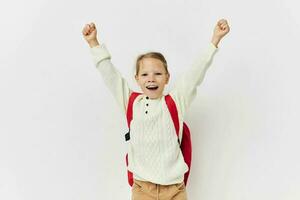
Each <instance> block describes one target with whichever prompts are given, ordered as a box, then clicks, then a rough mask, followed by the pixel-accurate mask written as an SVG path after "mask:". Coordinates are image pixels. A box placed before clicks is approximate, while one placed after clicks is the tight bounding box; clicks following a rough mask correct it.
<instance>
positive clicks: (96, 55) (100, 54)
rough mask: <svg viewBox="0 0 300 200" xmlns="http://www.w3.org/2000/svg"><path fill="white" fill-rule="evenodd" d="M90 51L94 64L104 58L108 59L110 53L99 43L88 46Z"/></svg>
mask: <svg viewBox="0 0 300 200" xmlns="http://www.w3.org/2000/svg"><path fill="white" fill-rule="evenodd" d="M90 53H91V55H92V57H93V61H94V63H95V64H97V63H98V62H101V61H102V60H104V59H110V58H111V55H110V53H109V51H108V50H107V48H106V46H105V44H100V45H97V46H95V47H92V48H90Z"/></svg>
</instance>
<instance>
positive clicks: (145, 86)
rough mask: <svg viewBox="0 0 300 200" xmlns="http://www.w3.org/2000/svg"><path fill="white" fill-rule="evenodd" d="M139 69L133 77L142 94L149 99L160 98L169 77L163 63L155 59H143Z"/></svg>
mask: <svg viewBox="0 0 300 200" xmlns="http://www.w3.org/2000/svg"><path fill="white" fill-rule="evenodd" d="M139 67H140V68H139V74H138V75H135V79H136V81H137V83H138V85H139V86H140V87H141V89H142V91H143V93H144V94H145V95H147V96H148V97H149V98H150V99H157V98H160V97H161V96H162V95H163V91H164V88H165V85H166V84H168V82H169V77H170V75H169V74H167V72H166V69H165V67H164V65H163V63H162V62H161V61H160V60H158V59H155V58H143V59H142V60H141V61H140V65H139Z"/></svg>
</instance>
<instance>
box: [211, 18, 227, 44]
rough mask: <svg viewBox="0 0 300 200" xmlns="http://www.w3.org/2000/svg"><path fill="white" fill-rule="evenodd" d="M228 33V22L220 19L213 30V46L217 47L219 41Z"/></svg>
mask: <svg viewBox="0 0 300 200" xmlns="http://www.w3.org/2000/svg"><path fill="white" fill-rule="evenodd" d="M229 31H230V28H229V25H228V22H227V20H226V19H221V20H219V21H218V22H217V25H216V26H215V28H214V33H213V37H212V42H213V43H214V44H215V46H217V45H218V43H219V42H220V40H221V39H222V38H223V37H224V36H225V35H226V34H227V33H228V32H229Z"/></svg>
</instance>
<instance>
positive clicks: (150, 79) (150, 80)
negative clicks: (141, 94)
mask: <svg viewBox="0 0 300 200" xmlns="http://www.w3.org/2000/svg"><path fill="white" fill-rule="evenodd" d="M154 81H155V76H154V75H153V74H150V75H149V76H148V82H154Z"/></svg>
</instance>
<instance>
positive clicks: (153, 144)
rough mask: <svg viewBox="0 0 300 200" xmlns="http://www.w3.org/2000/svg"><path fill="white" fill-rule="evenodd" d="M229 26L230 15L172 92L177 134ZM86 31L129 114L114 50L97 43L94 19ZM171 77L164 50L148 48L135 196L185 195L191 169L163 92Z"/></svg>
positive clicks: (133, 151)
mask: <svg viewBox="0 0 300 200" xmlns="http://www.w3.org/2000/svg"><path fill="white" fill-rule="evenodd" d="M228 32H229V26H228V23H227V21H226V20H225V19H221V20H219V21H218V22H217V25H216V26H215V28H214V32H213V36H212V40H211V42H210V43H209V44H208V47H207V49H206V51H205V53H204V55H202V56H201V57H200V58H199V59H198V60H197V61H196V62H195V64H194V65H193V66H192V67H191V68H190V69H189V70H188V71H187V72H186V73H184V74H183V75H182V76H181V78H180V79H179V80H178V81H177V82H176V83H175V86H174V88H173V89H172V90H171V91H170V93H169V95H170V96H171V97H172V99H173V100H174V102H175V105H176V107H177V111H178V117H179V123H180V128H179V133H180V134H179V139H181V137H182V129H183V119H184V116H185V114H186V110H187V108H188V107H189V106H190V104H191V102H192V100H193V99H194V98H195V96H196V93H197V86H199V85H200V83H201V82H202V80H203V78H204V75H205V72H206V70H207V69H208V67H209V66H210V65H211V63H212V60H213V57H214V55H215V53H216V52H217V51H218V44H219V42H220V41H221V39H222V38H223V37H224V36H225V35H226V34H227V33H228ZM82 34H83V36H84V38H85V40H86V41H87V43H88V44H89V46H90V47H91V49H90V50H91V54H92V56H93V60H94V63H95V65H96V67H97V69H98V70H99V71H100V73H101V75H102V77H103V79H104V82H105V84H106V85H107V87H108V88H109V89H110V91H111V92H112V94H113V96H114V97H115V98H116V100H117V102H118V104H119V106H121V108H122V110H123V111H124V114H126V111H127V106H128V101H129V97H130V95H131V93H132V92H133V91H132V90H131V89H130V88H129V86H128V84H127V82H126V80H125V79H124V78H123V77H122V76H121V74H120V73H119V72H118V71H117V69H116V68H115V67H114V65H113V64H112V63H111V59H110V58H111V56H110V53H109V51H108V50H107V48H106V47H105V45H104V44H103V43H101V44H99V42H98V40H97V29H96V26H95V24H94V23H90V24H86V25H85V26H84V28H83V30H82ZM169 78H170V74H169V71H168V66H167V61H166V60H165V58H164V56H163V55H162V54H161V53H158V52H149V53H146V54H143V55H140V56H139V57H138V58H137V61H136V74H135V79H136V81H137V84H138V85H139V86H140V88H141V90H142V94H141V95H139V96H137V97H136V99H135V100H134V102H133V119H132V121H131V123H130V140H129V148H128V162H129V164H128V170H129V171H130V172H132V173H133V177H134V183H133V186H132V199H134V200H155V199H160V200H186V199H187V194H186V189H185V184H184V174H185V173H186V172H187V171H188V170H189V169H188V166H187V164H186V163H185V161H184V158H183V156H182V152H181V149H180V147H179V145H178V138H177V135H176V132H175V128H174V124H173V121H172V118H171V115H170V112H169V110H168V108H167V105H166V101H165V98H164V96H165V95H164V94H163V91H164V87H165V85H166V84H168V82H169Z"/></svg>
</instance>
